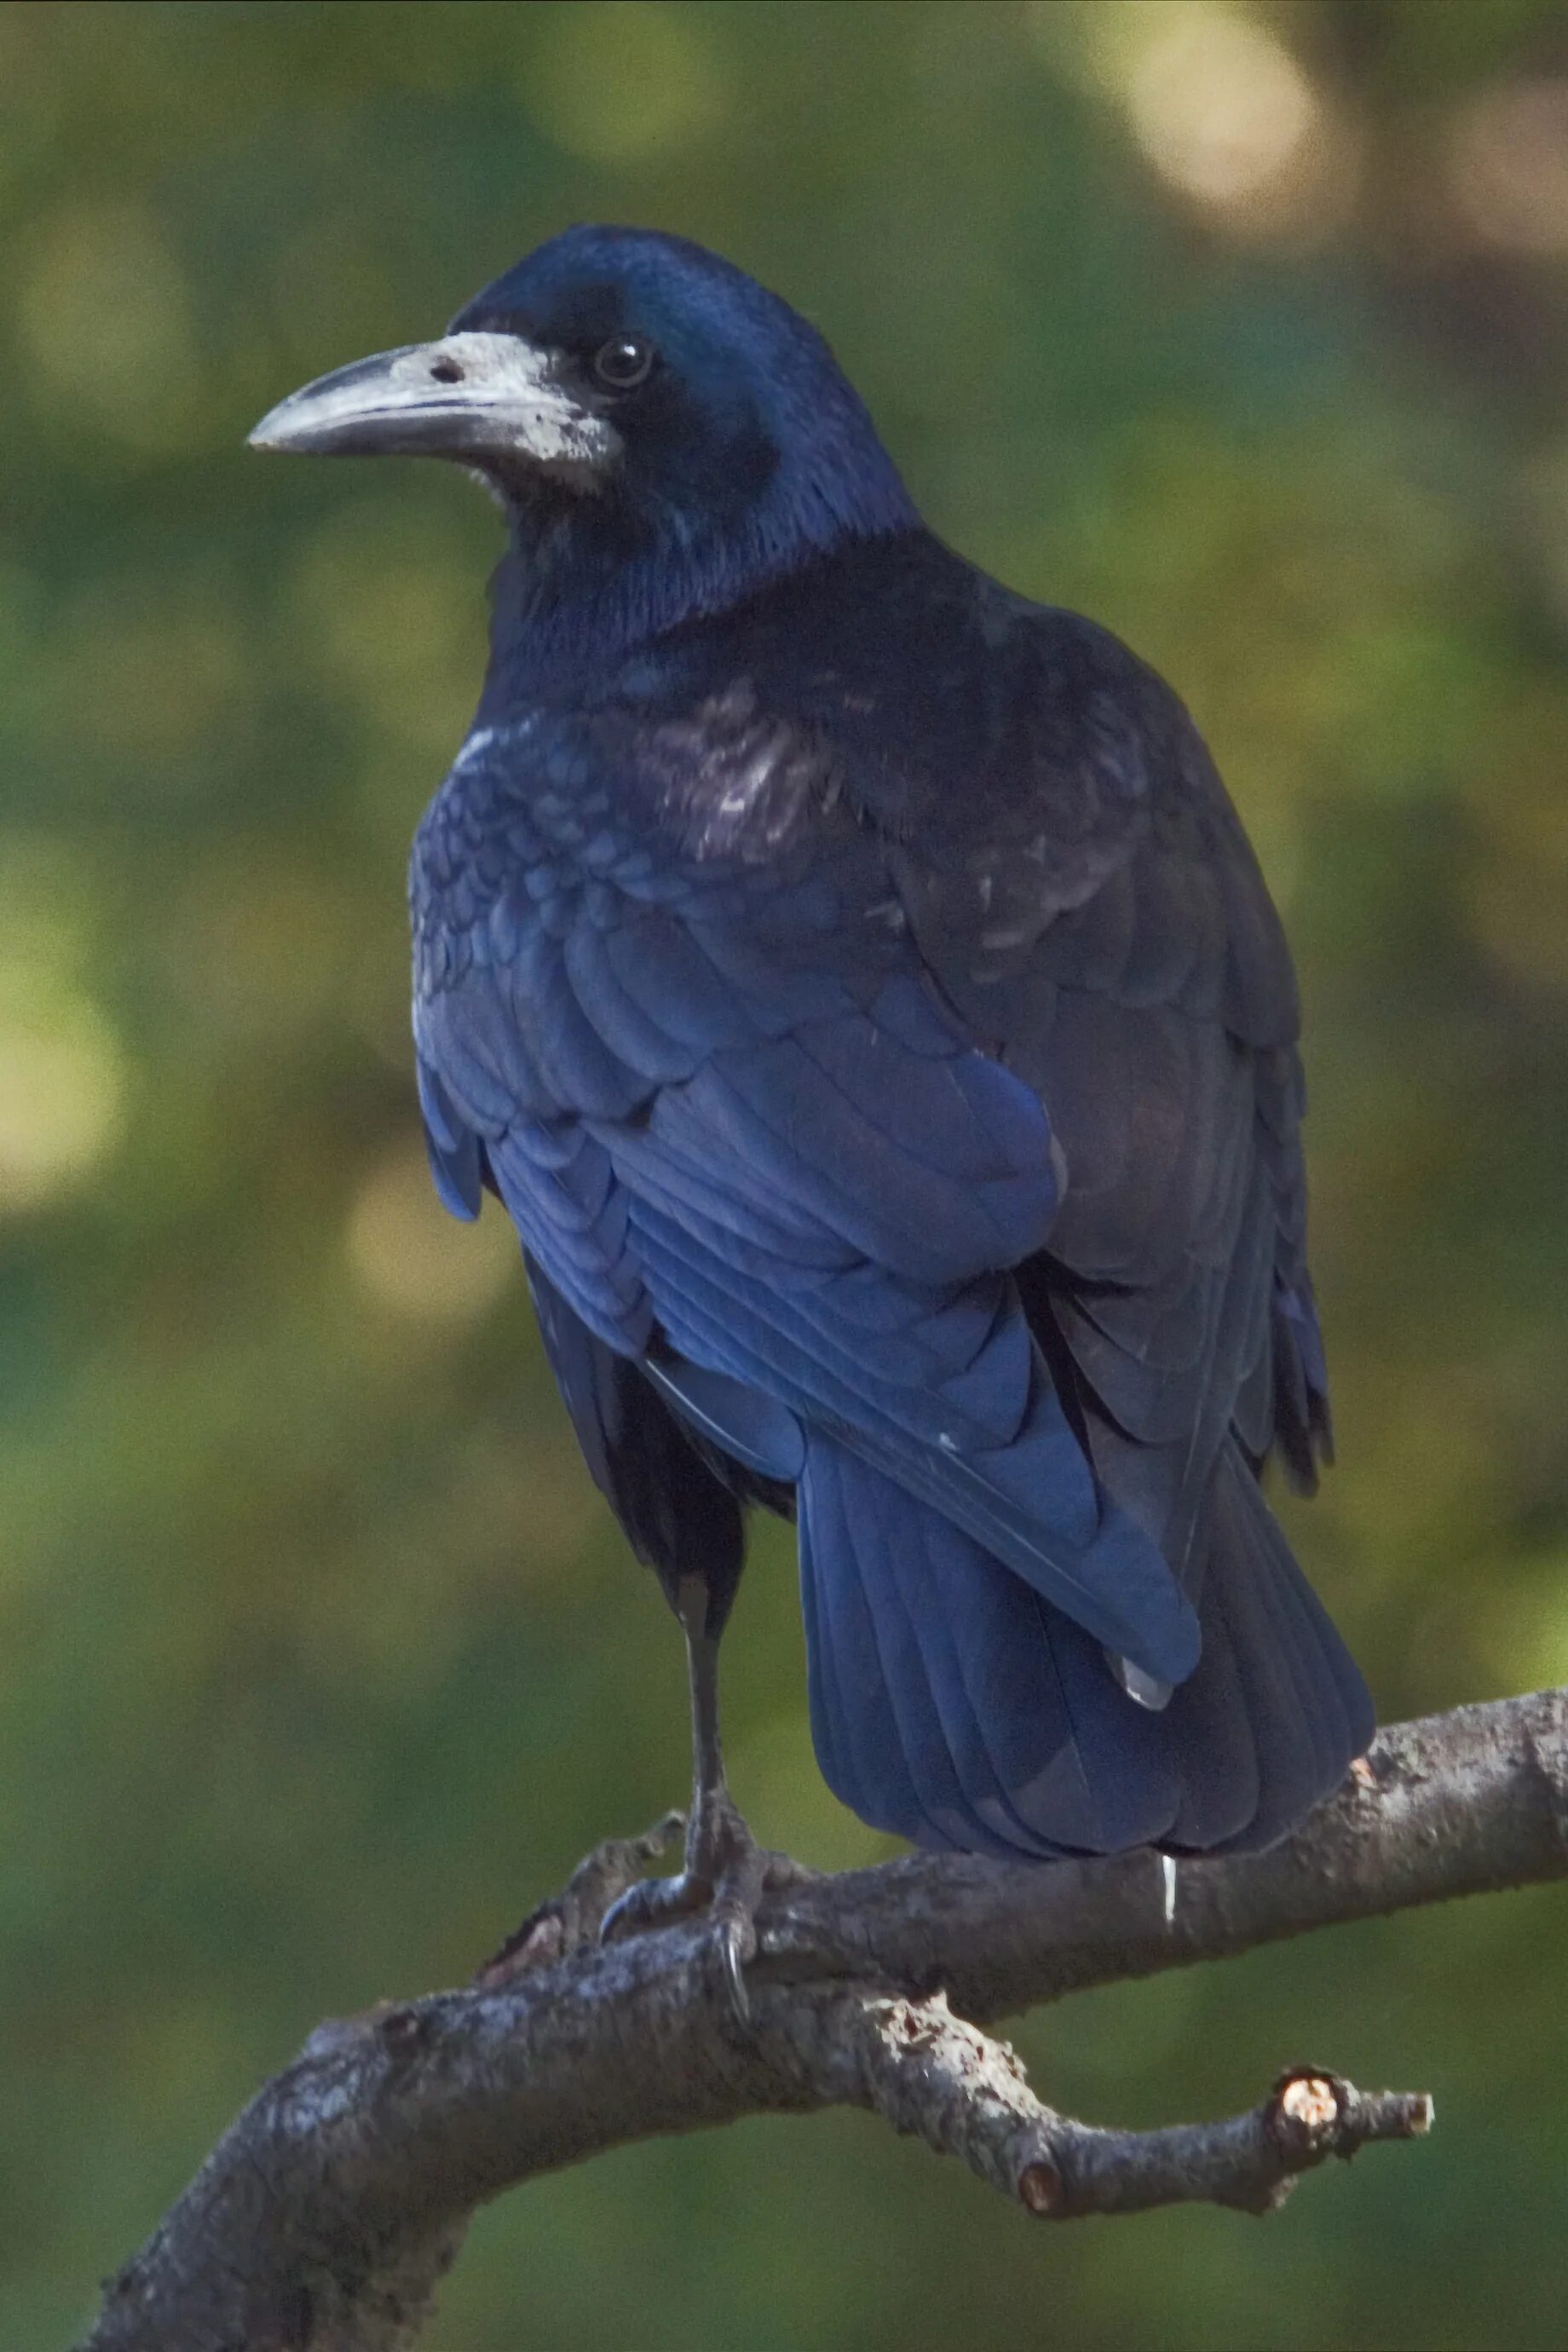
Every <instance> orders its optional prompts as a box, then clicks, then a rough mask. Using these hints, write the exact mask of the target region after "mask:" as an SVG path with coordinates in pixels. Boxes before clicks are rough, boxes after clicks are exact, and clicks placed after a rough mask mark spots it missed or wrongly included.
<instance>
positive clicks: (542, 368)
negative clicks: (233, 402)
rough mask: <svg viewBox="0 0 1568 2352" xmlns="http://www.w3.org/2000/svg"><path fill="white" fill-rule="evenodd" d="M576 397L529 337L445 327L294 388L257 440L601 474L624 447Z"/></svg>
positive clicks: (329, 451) (341, 453)
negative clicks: (446, 331)
mask: <svg viewBox="0 0 1568 2352" xmlns="http://www.w3.org/2000/svg"><path fill="white" fill-rule="evenodd" d="M618 442H619V436H618V435H617V434H616V431H615V429H614V427H613V426H612V425H609V424H608V423H607V422H606V421H605V418H603V417H601V416H595V415H594V413H593V412H592V410H591V409H587V408H584V406H583V405H582V404H580V402H578V401H577V400H575V399H574V398H573V396H572V394H570V392H568V391H567V390H566V389H565V387H564V386H563V384H562V383H560V382H559V381H558V378H557V374H556V363H555V362H554V359H553V357H552V354H551V353H550V352H542V351H539V350H537V349H536V348H535V347H534V346H533V345H532V344H531V343H526V342H524V341H522V339H521V336H518V335H489V334H457V335H444V336H443V337H442V338H441V340H440V341H439V342H435V343H411V344H409V345H408V346H407V347H406V348H405V350H403V351H398V352H378V353H377V354H376V356H375V357H374V359H368V360H355V361H354V362H353V364H352V365H351V366H349V367H343V368H339V369H337V370H336V371H335V372H334V373H332V374H331V375H323V376H319V377H318V378H317V380H316V382H315V383H308V384H306V386H305V387H304V389H303V391H301V392H294V393H290V394H289V397H288V399H287V400H280V401H279V404H278V405H277V407H276V408H274V409H273V410H271V412H270V413H269V414H268V415H266V416H264V417H263V418H262V420H261V422H260V424H259V425H258V426H257V428H256V430H255V432H254V433H253V434H252V435H251V436H250V446H251V447H252V448H253V449H285V450H291V451H298V452H300V454H301V455H306V456H311V457H390V456H398V457H456V458H459V459H462V460H464V461H465V462H467V463H468V464H469V465H478V466H483V465H485V464H487V463H489V464H492V465H493V464H495V463H497V462H498V461H500V460H503V459H509V458H510V459H512V460H515V461H520V462H521V463H522V464H523V465H528V466H533V467H541V468H542V469H543V470H545V471H548V472H552V473H560V474H563V475H565V476H568V477H571V476H576V477H579V478H593V477H594V476H595V475H597V474H599V473H600V472H602V471H603V469H604V468H605V466H607V465H608V464H609V463H610V461H611V460H612V459H613V457H615V456H616V451H617V447H618Z"/></svg>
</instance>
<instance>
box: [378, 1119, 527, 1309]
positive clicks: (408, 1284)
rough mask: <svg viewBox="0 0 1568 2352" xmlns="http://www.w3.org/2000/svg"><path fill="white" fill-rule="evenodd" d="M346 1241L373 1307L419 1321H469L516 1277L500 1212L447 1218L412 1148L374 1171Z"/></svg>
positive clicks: (510, 1238)
mask: <svg viewBox="0 0 1568 2352" xmlns="http://www.w3.org/2000/svg"><path fill="white" fill-rule="evenodd" d="M346 1238H347V1244H348V1254H349V1263H350V1265H352V1266H353V1271H354V1274H355V1276H357V1277H358V1279H359V1281H360V1282H361V1283H362V1284H363V1286H364V1288H365V1289H366V1290H367V1291H369V1293H370V1294H371V1296H372V1297H373V1298H374V1300H375V1302H376V1304H377V1305H378V1306H380V1307H388V1308H390V1309H391V1311H392V1312H393V1313H394V1314H395V1315H401V1316H406V1317H408V1318H410V1319H412V1320H415V1321H418V1322H426V1323H436V1324H441V1323H445V1324H449V1325H454V1326H458V1325H462V1324H465V1323H471V1322H473V1321H475V1320H476V1319H477V1318H478V1317H479V1316H480V1315H482V1314H483V1313H484V1312H485V1309H486V1308H487V1307H489V1306H491V1305H492V1304H493V1303H494V1301H495V1300H496V1299H498V1298H499V1297H500V1295H501V1293H502V1292H503V1291H504V1290H505V1289H506V1287H507V1286H508V1284H509V1283H510V1282H512V1281H513V1280H514V1279H515V1278H516V1276H517V1271H518V1251H517V1241H516V1237H515V1236H514V1234H513V1233H512V1230H511V1227H510V1225H509V1224H508V1223H507V1221H506V1219H505V1218H504V1217H503V1216H501V1215H500V1213H496V1214H492V1215H490V1216H488V1217H481V1218H480V1219H479V1223H478V1224H476V1225H466V1224H462V1223H458V1220H457V1219H456V1218H454V1217H449V1216H448V1215H447V1212H446V1211H445V1209H443V1208H442V1206H441V1204H440V1202H438V1201H437V1198H436V1195H435V1192H434V1190H433V1189H432V1186H431V1182H430V1171H429V1170H428V1169H427V1168H426V1164H425V1155H424V1153H423V1152H421V1151H417V1150H397V1151H395V1152H394V1153H393V1154H391V1155H390V1156H389V1157H388V1158H387V1159H385V1160H383V1161H382V1162H381V1164H380V1165H379V1167H377V1168H375V1169H374V1170H373V1171H372V1172H371V1174H370V1175H369V1176H368V1177H367V1178H366V1179H365V1181H364V1182H363V1185H362V1186H361V1188H360V1190H359V1192H358V1193H357V1195H356V1196H355V1199H354V1203H353V1208H352V1210H351V1211H350V1213H349V1222H348V1232H347V1236H346Z"/></svg>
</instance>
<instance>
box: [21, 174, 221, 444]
mask: <svg viewBox="0 0 1568 2352" xmlns="http://www.w3.org/2000/svg"><path fill="white" fill-rule="evenodd" d="M16 315H17V322H18V326H19V328H20V331H21V337H22V341H23V343H24V345H25V347H26V352H27V354H28V356H29V358H30V359H31V360H32V362H34V365H35V367H36V369H37V372H38V373H39V374H40V375H41V376H42V378H43V384H42V392H43V399H42V401H41V402H40V406H47V407H49V408H58V407H60V406H62V405H63V406H64V408H65V409H66V410H67V411H68V413H74V414H75V415H77V416H79V417H83V418H86V419H87V420H89V422H90V423H91V425H92V426H93V428H94V431H95V433H97V434H99V435H101V436H108V437H110V439H112V440H114V441H119V442H123V443H128V444H130V445H132V446H134V447H136V448H141V449H147V450H151V451H174V450H178V449H180V448H182V447H184V446H185V445H186V443H187V442H188V439H189V434H190V430H191V427H192V425H193V423H194V421H195V418H196V417H197V416H198V415H199V414H200V411H201V408H202V404H203V394H204V387H203V385H202V383H201V382H200V381H199V377H198V371H197V363H196V352H195V339H194V336H193V332H192V326H191V317H190V305H189V300H188V297H187V293H186V288H185V280H184V274H183V272H182V271H181V269H180V268H179V265H178V263H177V262H176V261H175V259H174V255H173V254H172V253H171V252H170V250H169V247H168V246H167V244H166V243H165V242H164V240H163V237H162V236H160V235H159V232H158V230H157V228H156V226H154V224H153V221H152V220H151V218H150V217H149V216H148V215H145V214H143V213H141V212H138V211H137V210H135V209H134V208H133V207H130V206H118V205H117V206H116V207H114V209H112V210H110V209H108V208H107V207H101V206H94V205H73V206H71V207H69V208H68V209H67V210H64V211H61V212H58V213H57V214H55V215H54V216H53V217H52V218H50V219H48V220H46V221H45V223H44V224H43V226H42V228H41V229H40V231H39V233H38V235H37V239H36V241H35V243H34V245H33V247H32V251H31V253H30V255H29V256H28V257H26V260H25V262H24V265H23V270H22V278H21V287H20V292H19V295H18V299H17V306H16Z"/></svg>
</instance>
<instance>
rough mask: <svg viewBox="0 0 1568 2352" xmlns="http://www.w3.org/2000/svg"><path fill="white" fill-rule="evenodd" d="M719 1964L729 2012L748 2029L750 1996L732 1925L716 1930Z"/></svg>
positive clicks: (750, 2015) (737, 2022) (750, 2016)
mask: <svg viewBox="0 0 1568 2352" xmlns="http://www.w3.org/2000/svg"><path fill="white" fill-rule="evenodd" d="M716 1940H717V1943H718V1947H719V1965H720V1967H721V1969H722V1971H723V1976H724V1991H725V1995H726V1998H727V1999H728V2000H729V2004H730V2014H731V2017H732V2018H733V2020H734V2021H735V2023H736V2024H737V2025H739V2026H741V2027H742V2029H746V2030H749V2028H750V2026H751V2022H752V1997H751V1995H750V1993H749V1992H748V1991H747V1990H746V1978H745V1971H744V1969H743V1968H742V1962H741V1939H740V1936H739V1934H738V1932H737V1931H736V1929H735V1928H734V1927H730V1926H725V1927H721V1928H720V1929H719V1930H718V1934H717V1937H716Z"/></svg>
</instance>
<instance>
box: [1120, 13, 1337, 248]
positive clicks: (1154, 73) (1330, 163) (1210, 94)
mask: <svg viewBox="0 0 1568 2352" xmlns="http://www.w3.org/2000/svg"><path fill="white" fill-rule="evenodd" d="M1074 15H1075V19H1076V21H1077V23H1078V26H1079V37H1080V38H1081V39H1082V40H1083V41H1084V42H1085V44H1086V45H1087V48H1088V52H1089V63H1090V65H1091V68H1093V70H1094V73H1095V76H1096V79H1099V80H1100V82H1101V83H1102V84H1105V85H1107V86H1109V87H1110V89H1112V90H1113V91H1114V92H1115V94H1116V95H1117V97H1118V98H1119V99H1120V100H1121V104H1122V105H1123V106H1124V107H1125V109H1126V110H1127V113H1128V116H1129V118H1130V121H1131V128H1132V132H1133V136H1134V138H1135V139H1136V140H1137V142H1138V144H1139V146H1140V147H1141V148H1142V151H1143V153H1144V154H1145V155H1146V156H1147V158H1148V160H1149V162H1150V163H1152V165H1153V167H1154V169H1155V171H1156V172H1157V173H1159V174H1160V176H1161V178H1162V179H1163V180H1164V181H1165V182H1166V183H1167V184H1169V185H1170V186H1171V187H1173V188H1174V189H1176V190H1177V191H1178V192H1179V193H1180V194H1182V195H1183V196H1184V197H1186V198H1187V199H1188V200H1189V201H1190V202H1192V203H1194V204H1195V205H1200V206H1201V207H1203V209H1204V210H1205V212H1207V213H1208V214H1209V215H1210V216H1211V217H1212V218H1213V219H1214V221H1215V225H1216V226H1221V227H1224V228H1226V229H1227V230H1229V231H1231V232H1232V233H1233V234H1235V235H1237V236H1244V237H1247V236H1255V237H1265V238H1266V237H1271V236H1287V237H1291V236H1294V237H1300V236H1303V235H1310V234H1312V233H1321V232H1322V231H1323V230H1324V229H1325V228H1327V227H1329V226H1332V225H1334V224H1335V223H1336V222H1337V221H1339V220H1340V219H1341V218H1342V216H1343V215H1344V212H1345V211H1346V209H1347V208H1348V205H1349V202H1350V199H1351V196H1352V194H1353V189H1354V180H1355V171H1354V154H1353V151H1352V142H1350V140H1349V137H1348V135H1347V133H1346V131H1345V129H1344V126H1343V125H1342V124H1341V123H1339V122H1337V121H1335V120H1334V118H1333V117H1332V116H1331V112H1330V110H1329V108H1328V105H1327V103H1326V100H1325V98H1324V95H1323V93H1322V91H1321V89H1318V87H1317V86H1316V85H1315V83H1314V82H1313V81H1312V79H1311V78H1310V75H1309V74H1308V73H1307V71H1306V70H1305V68H1303V67H1302V66H1301V65H1300V63H1299V62H1298V60H1297V59H1296V58H1294V57H1292V55H1291V54H1290V51H1289V49H1288V48H1287V47H1286V46H1285V44H1284V43H1283V42H1282V41H1281V40H1279V38H1278V37H1276V35H1275V34H1273V33H1272V32H1271V31H1270V30H1269V29H1268V26H1266V25H1264V24H1261V23H1259V22H1258V20H1257V19H1256V18H1254V17H1251V16H1245V15H1244V14H1243V13H1242V12H1241V10H1240V9H1238V8H1236V7H1231V6H1226V5H1223V0H1120V5H1117V6H1115V7H1093V8H1089V9H1085V10H1078V11H1075V12H1074Z"/></svg>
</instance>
